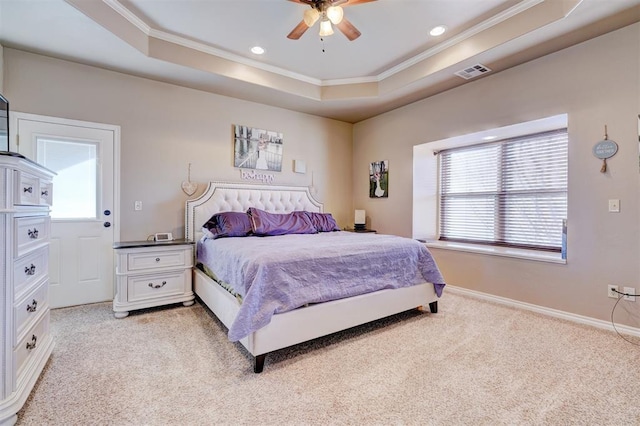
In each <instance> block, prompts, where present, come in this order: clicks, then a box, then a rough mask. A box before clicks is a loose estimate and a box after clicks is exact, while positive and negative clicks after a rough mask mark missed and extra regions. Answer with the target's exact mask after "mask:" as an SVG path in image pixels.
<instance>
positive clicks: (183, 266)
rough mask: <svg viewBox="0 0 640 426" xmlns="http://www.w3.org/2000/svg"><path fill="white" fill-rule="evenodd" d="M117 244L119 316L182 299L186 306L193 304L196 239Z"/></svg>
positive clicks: (115, 303) (116, 303)
mask: <svg viewBox="0 0 640 426" xmlns="http://www.w3.org/2000/svg"><path fill="white" fill-rule="evenodd" d="M113 247H114V249H115V253H116V296H115V297H114V299H113V312H114V316H115V317H116V318H124V317H126V316H127V315H129V311H131V310H134V309H144V308H150V307H153V306H160V305H168V304H171V303H179V302H182V304H183V305H184V306H190V305H193V303H194V298H195V296H194V294H193V287H192V285H191V281H192V280H191V278H192V266H193V242H191V241H185V240H175V241H167V242H154V241H129V242H119V243H115V244H114V246H113Z"/></svg>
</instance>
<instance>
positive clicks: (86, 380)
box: [18, 291, 640, 425]
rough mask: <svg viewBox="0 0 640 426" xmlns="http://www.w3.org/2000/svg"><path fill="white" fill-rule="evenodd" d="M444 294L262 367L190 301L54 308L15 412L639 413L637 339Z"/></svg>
mask: <svg viewBox="0 0 640 426" xmlns="http://www.w3.org/2000/svg"><path fill="white" fill-rule="evenodd" d="M439 305H440V306H439V308H440V312H439V313H438V314H429V313H419V312H417V311H414V312H408V313H404V314H400V315H397V316H394V317H391V318H387V319H385V320H381V321H377V322H375V323H372V324H368V325H365V326H361V327H357V328H355V329H351V330H348V331H345V332H341V333H338V334H335V335H332V336H328V337H326V338H321V339H317V340H314V341H312V342H308V343H306V344H302V345H298V346H296V347H293V348H287V349H283V350H281V351H278V352H276V353H273V354H270V355H268V356H267V360H266V363H265V371H264V372H263V373H262V374H257V375H256V374H254V373H253V372H252V363H251V360H250V358H249V356H248V354H247V353H246V351H245V350H244V349H243V348H242V347H241V346H239V345H238V344H233V343H230V342H229V341H228V340H227V339H226V329H225V328H224V326H222V325H221V324H220V323H219V322H218V321H217V320H216V319H215V318H214V317H213V316H212V314H211V313H210V312H209V311H208V310H206V309H205V308H203V306H202V305H200V304H198V303H196V304H195V305H193V306H191V307H187V308H185V307H183V306H181V305H178V306H174V307H170V308H160V309H153V310H146V311H140V312H138V313H132V314H131V315H130V316H129V317H127V318H125V319H122V320H116V319H114V318H113V314H112V312H111V305H110V304H108V303H102V304H95V305H88V306H80V307H74V308H67V309H60V310H54V311H52V330H53V333H54V337H55V340H56V347H55V349H54V352H53V356H52V358H51V359H50V361H49V363H48V364H47V366H46V368H45V371H44V372H43V375H42V376H41V378H40V380H39V381H38V383H37V384H36V387H35V389H34V391H33V392H32V394H31V396H30V397H29V400H28V401H27V403H26V404H25V406H24V408H23V409H22V411H20V413H18V424H23V425H47V424H48V425H140V424H145V425H178V424H179V425H241V424H252V425H316V424H318V425H334V424H337V425H346V424H354V425H360V424H362V425H365V424H366V425H390V424H395V425H399V424H422V425H425V424H426V425H467V424H468V425H471V424H473V425H520V424H526V425H530V424H533V425H543V424H544V425H547V424H553V425H573V424H576V425H631V424H636V425H637V424H640V403H639V401H638V396H640V347H638V346H634V345H632V344H630V343H628V342H626V341H624V340H622V339H621V338H620V337H618V336H617V335H615V334H614V333H611V332H608V331H603V330H599V329H594V328H590V327H587V326H582V325H577V324H574V323H570V322H565V321H562V320H557V319H554V318H549V317H545V316H542V315H538V314H535V313H531V312H527V311H521V310H517V309H512V308H508V307H505V306H501V305H495V304H492V303H488V302H485V301H479V300H477V299H473V298H469V297H466V296H462V295H458V294H453V293H451V292H449V293H447V292H446V291H445V295H444V296H443V298H442V299H441V301H440V303H439Z"/></svg>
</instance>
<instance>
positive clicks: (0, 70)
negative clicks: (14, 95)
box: [0, 44, 4, 93]
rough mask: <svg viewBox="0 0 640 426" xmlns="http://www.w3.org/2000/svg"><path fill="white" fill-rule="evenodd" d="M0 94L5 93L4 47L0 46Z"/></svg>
mask: <svg viewBox="0 0 640 426" xmlns="http://www.w3.org/2000/svg"><path fill="white" fill-rule="evenodd" d="M0 93H4V47H3V46H2V45H1V44H0Z"/></svg>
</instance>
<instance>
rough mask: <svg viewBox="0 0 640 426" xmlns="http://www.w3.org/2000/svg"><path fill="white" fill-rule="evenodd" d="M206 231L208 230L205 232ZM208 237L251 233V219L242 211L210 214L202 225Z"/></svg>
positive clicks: (214, 237)
mask: <svg viewBox="0 0 640 426" xmlns="http://www.w3.org/2000/svg"><path fill="white" fill-rule="evenodd" d="M205 230H206V231H208V232H205ZM202 231H203V232H205V234H206V235H207V236H208V237H209V238H213V239H216V238H222V237H246V236H247V235H249V234H251V221H250V220H249V216H247V214H246V213H244V212H223V213H217V214H214V215H213V216H211V218H210V219H209V220H208V221H207V222H206V223H205V224H204V225H203V226H202Z"/></svg>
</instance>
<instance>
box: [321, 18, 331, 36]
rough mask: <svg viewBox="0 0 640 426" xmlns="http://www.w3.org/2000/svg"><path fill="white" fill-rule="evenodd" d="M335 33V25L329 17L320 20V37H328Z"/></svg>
mask: <svg viewBox="0 0 640 426" xmlns="http://www.w3.org/2000/svg"><path fill="white" fill-rule="evenodd" d="M331 34H333V27H332V26H331V21H330V20H328V19H323V20H322V21H320V37H326V36H330V35H331Z"/></svg>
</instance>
